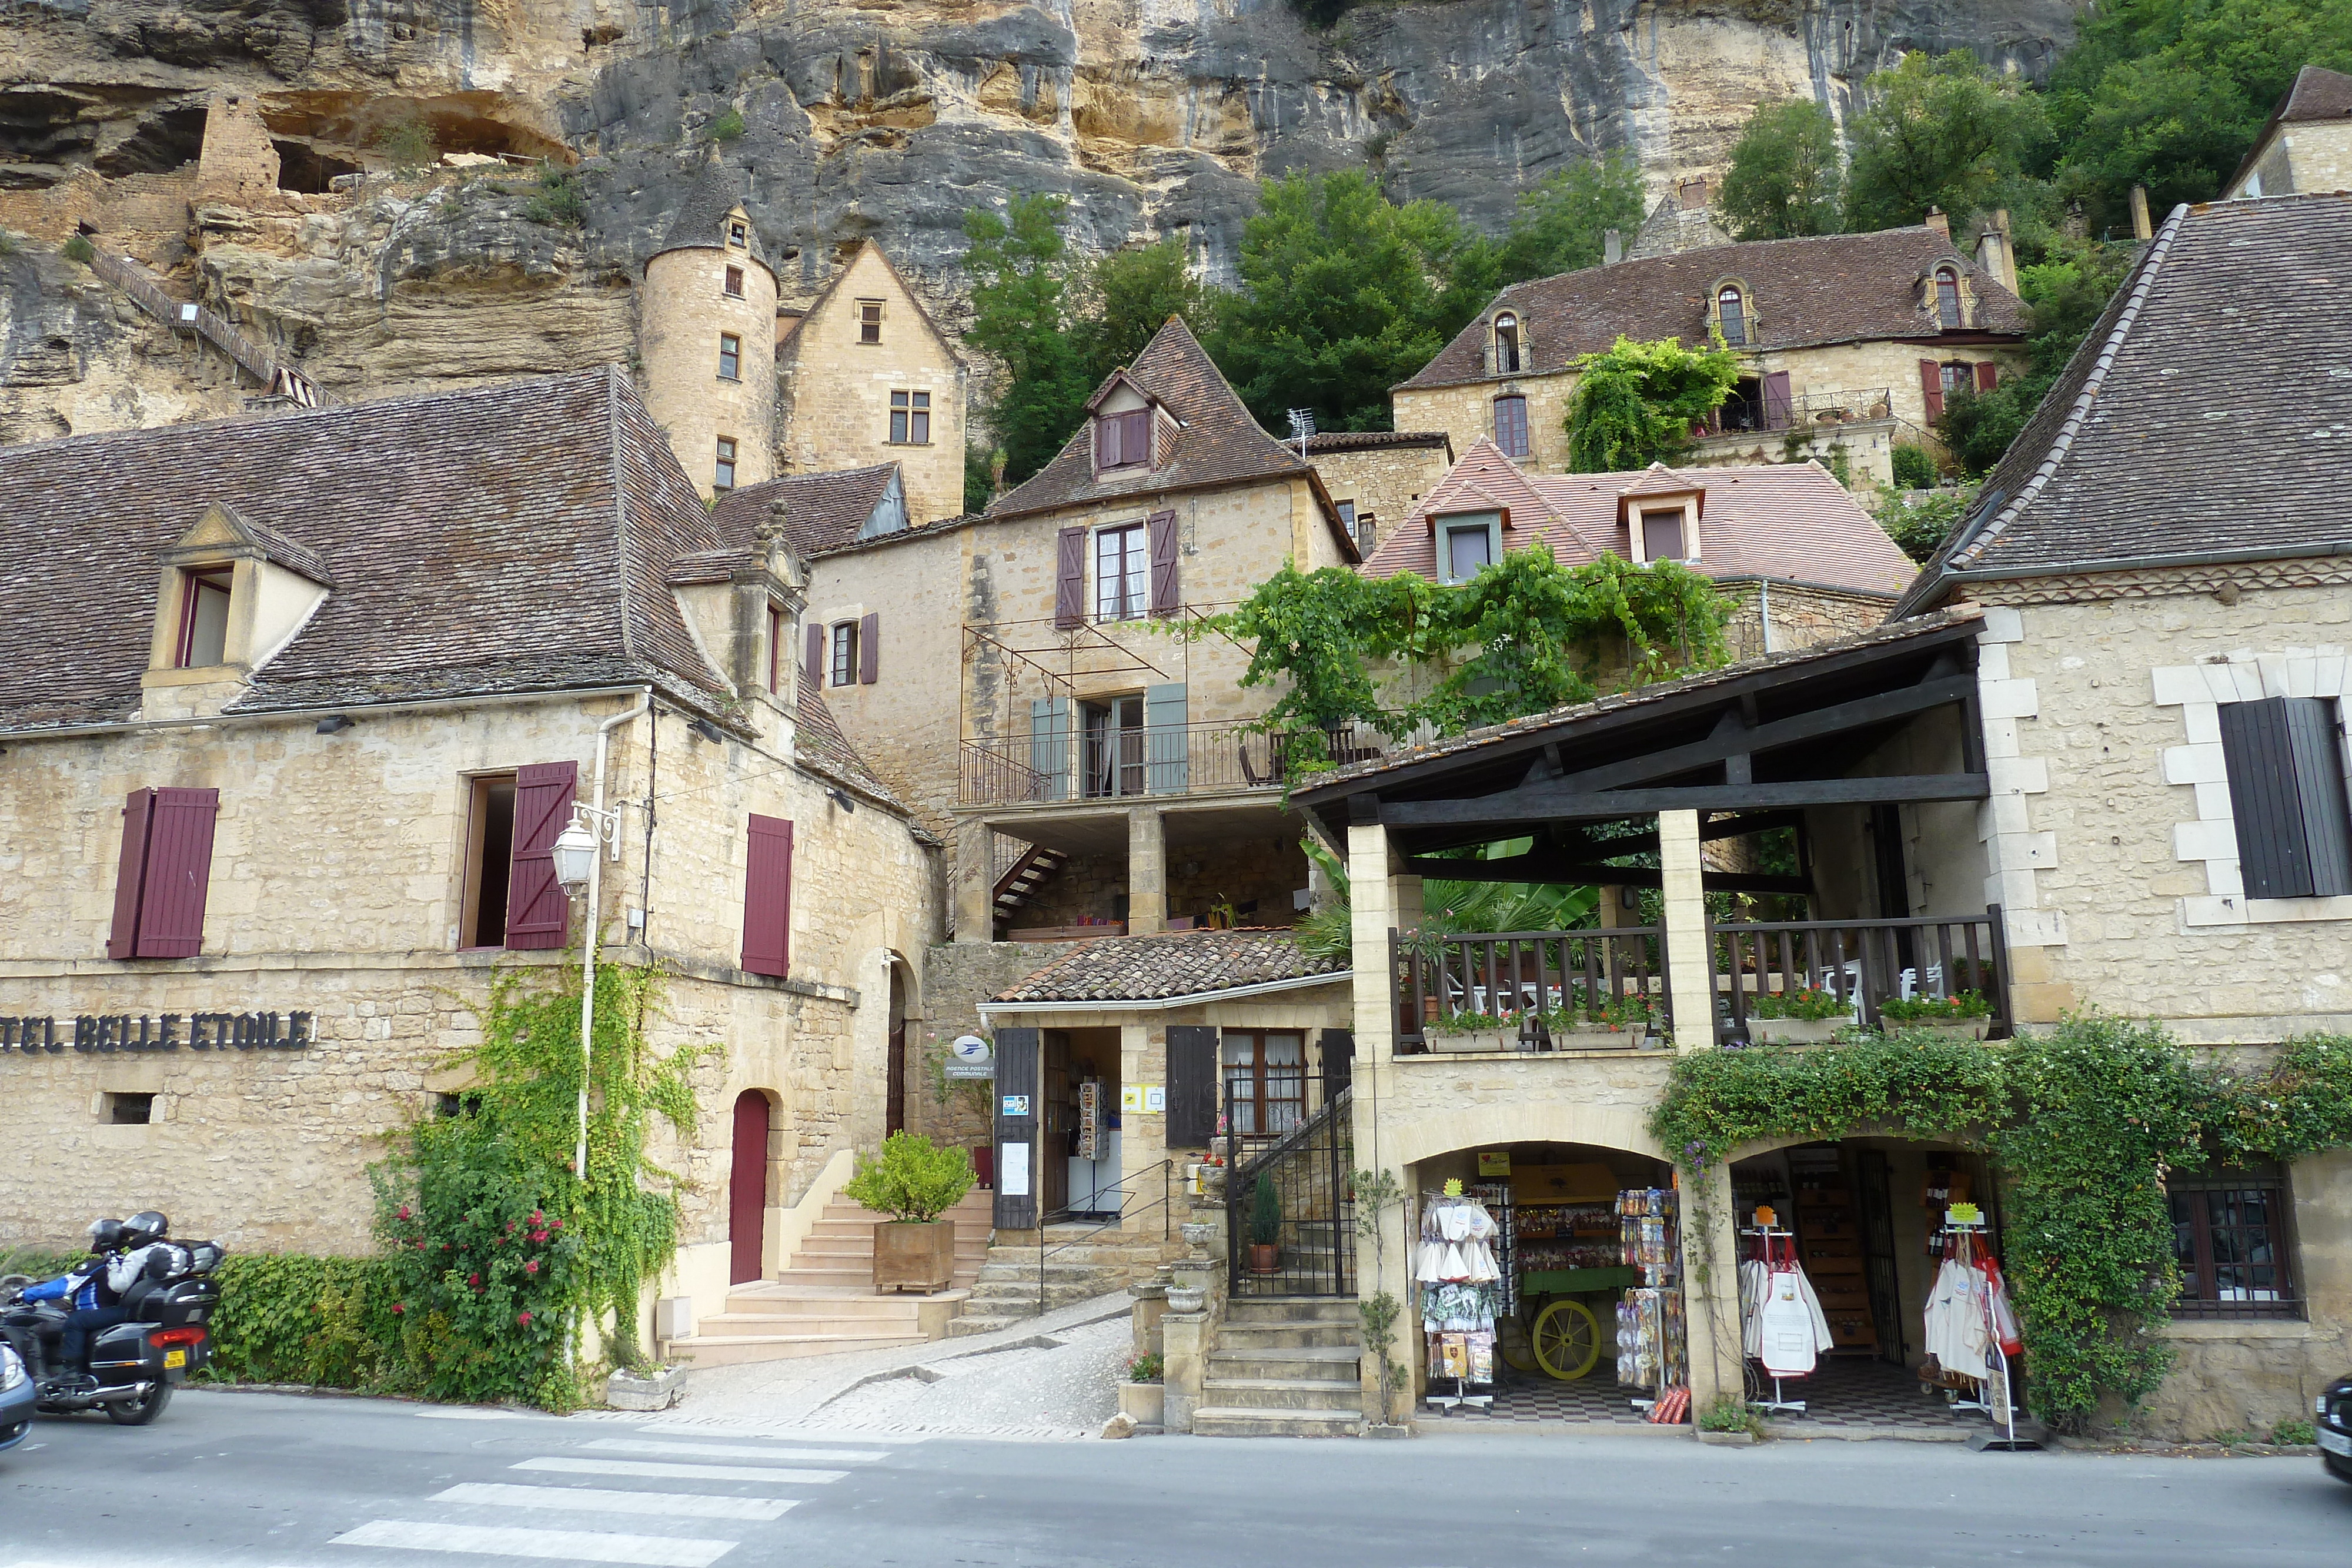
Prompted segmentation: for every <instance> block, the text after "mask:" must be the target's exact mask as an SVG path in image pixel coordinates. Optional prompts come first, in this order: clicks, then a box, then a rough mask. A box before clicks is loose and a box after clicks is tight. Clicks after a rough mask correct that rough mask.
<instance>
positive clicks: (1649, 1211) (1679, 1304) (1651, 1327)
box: [1617, 1187, 1690, 1412]
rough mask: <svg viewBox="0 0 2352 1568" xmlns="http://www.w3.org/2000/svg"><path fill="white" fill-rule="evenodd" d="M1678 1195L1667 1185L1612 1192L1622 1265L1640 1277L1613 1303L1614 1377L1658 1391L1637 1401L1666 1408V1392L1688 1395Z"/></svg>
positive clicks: (1662, 1408) (1645, 1404) (1668, 1394)
mask: <svg viewBox="0 0 2352 1568" xmlns="http://www.w3.org/2000/svg"><path fill="white" fill-rule="evenodd" d="M1679 1197H1680V1195H1679V1194H1677V1193H1676V1192H1675V1190H1674V1189H1673V1188H1671V1187H1634V1188H1631V1189H1629V1190H1627V1191H1623V1192H1620V1193H1619V1194H1618V1195H1617V1223H1618V1239H1619V1246H1620V1249H1621V1256H1622V1260H1623V1262H1624V1265H1625V1266H1626V1267H1628V1268H1631V1269H1633V1270H1636V1271H1637V1272H1638V1274H1639V1276H1640V1280H1641V1283H1640V1284H1638V1285H1636V1286H1634V1287H1633V1289H1631V1290H1629V1291H1626V1292H1625V1293H1624V1295H1623V1296H1622V1297H1621V1298H1619V1301H1618V1303H1617V1381H1618V1382H1619V1383H1621V1384H1623V1385H1626V1386H1628V1387H1633V1388H1650V1389H1654V1390H1656V1391H1657V1399H1656V1400H1655V1401H1651V1400H1645V1399H1636V1400H1634V1401H1633V1403H1634V1404H1635V1405H1636V1406H1652V1405H1654V1406H1656V1409H1657V1411H1661V1412H1662V1411H1664V1410H1665V1409H1667V1408H1669V1407H1670V1406H1671V1405H1672V1403H1673V1401H1672V1398H1671V1396H1673V1395H1675V1394H1676V1393H1680V1394H1681V1395H1682V1396H1683V1397H1684V1398H1685V1400H1686V1399H1687V1398H1688V1385H1689V1382H1690V1343H1689V1336H1688V1333H1687V1332H1686V1329H1685V1323H1684V1321H1683V1292H1682V1278H1681V1249H1680V1245H1679V1238H1678V1236H1677V1229H1678V1221H1679V1218H1680V1215H1679V1207H1680V1205H1679V1201H1678V1200H1679Z"/></svg>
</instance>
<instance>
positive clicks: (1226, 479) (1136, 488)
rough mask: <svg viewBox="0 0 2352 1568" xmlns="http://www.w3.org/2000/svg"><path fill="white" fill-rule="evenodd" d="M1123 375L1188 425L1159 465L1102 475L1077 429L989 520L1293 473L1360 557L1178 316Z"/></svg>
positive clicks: (1083, 430)
mask: <svg viewBox="0 0 2352 1568" xmlns="http://www.w3.org/2000/svg"><path fill="white" fill-rule="evenodd" d="M1122 373H1123V374H1125V376H1126V377H1127V378H1128V380H1129V382H1133V383H1134V385H1135V387H1136V389H1137V390H1138V391H1139V392H1142V393H1143V394H1144V395H1145V396H1146V397H1149V398H1150V399H1151V400H1152V401H1153V402H1157V403H1159V404H1160V405H1161V406H1162V407H1164V408H1165V409H1166V410H1167V411H1168V412H1169V413H1171V414H1173V415H1174V416H1175V418H1176V420H1177V423H1179V424H1180V425H1181V426H1182V428H1181V429H1180V430H1178V431H1177V433H1176V434H1175V435H1174V437H1173V438H1172V439H1171V441H1170V442H1169V444H1168V445H1169V451H1168V454H1167V460H1166V461H1165V462H1163V463H1161V464H1160V465H1158V466H1156V467H1151V468H1142V467H1136V468H1114V469H1111V470H1109V471H1108V473H1105V474H1103V475H1101V476H1097V475H1096V473H1095V467H1094V440H1093V433H1092V432H1091V431H1089V430H1088V429H1087V427H1086V426H1084V425H1081V426H1079V428H1078V433H1077V434H1076V435H1073V436H1071V437H1070V439H1069V443H1068V444H1066V445H1065V446H1064V447H1063V448H1062V450H1061V453H1060V455H1057V456H1056V457H1055V459H1054V460H1053V461H1052V462H1051V463H1048V464H1046V465H1045V467H1043V468H1041V469H1039V470H1038V471H1037V472H1036V473H1035V474H1034V475H1033V476H1030V477H1029V478H1028V479H1026V480H1024V481H1023V482H1022V483H1021V484H1019V485H1017V486H1014V487H1013V489H1012V490H1010V491H1008V492H1006V493H1005V494H1004V495H1003V496H1000V497H997V500H996V504H995V505H993V506H992V507H989V508H988V515H989V516H990V517H1018V516H1020V515H1022V514H1024V513H1030V512H1048V511H1055V510H1057V509H1059V508H1061V507H1084V506H1091V505H1094V504H1096V503H1098V502H1103V501H1115V500H1119V499H1122V498H1126V497H1138V498H1140V497H1152V496H1160V495H1166V494H1169V493H1171V492H1173V491H1178V490H1192V489H1199V488H1201V487H1202V486H1212V485H1232V484H1237V483H1242V482H1245V481H1247V480H1251V479H1281V478H1287V477H1290V476H1293V475H1296V476H1300V477H1303V478H1306V479H1307V480H1308V482H1309V483H1310V484H1313V485H1315V486H1318V493H1317V496H1316V503H1317V505H1318V506H1319V507H1321V508H1322V510H1323V517H1324V522H1325V525H1326V526H1327V527H1328V528H1329V529H1330V530H1331V535H1332V538H1335V539H1337V540H1338V541H1339V547H1340V553H1341V556H1342V558H1343V559H1348V560H1353V559H1356V546H1355V541H1354V540H1353V539H1352V538H1349V534H1348V530H1347V529H1346V528H1342V527H1341V526H1340V524H1339V516H1338V514H1337V513H1336V512H1335V511H1333V509H1332V507H1331V504H1330V501H1329V498H1328V497H1325V496H1324V495H1322V494H1321V492H1320V485H1321V481H1320V480H1319V479H1317V478H1316V477H1315V472H1314V469H1313V468H1312V466H1310V465H1308V464H1306V463H1303V462H1301V461H1300V460H1299V456H1298V454H1297V452H1296V451H1295V450H1293V449H1292V448H1290V447H1287V446H1285V445H1284V444H1282V443H1281V442H1279V441H1276V439H1275V438H1274V437H1272V436H1271V435H1268V434H1266V433H1265V431H1264V430H1262V429H1260V428H1259V427H1258V423H1257V421H1256V420H1255V418H1253V417H1251V414H1250V412H1249V410H1248V409H1246V408H1244V407H1243V406H1242V400H1241V399H1240V398H1238V397H1236V396H1235V395H1234V389H1233V387H1232V386H1231V385H1229V384H1228V383H1227V382H1226V381H1225V378H1224V375H1223V372H1222V371H1219V370H1218V369H1217V367H1216V363H1215V361H1213V360H1211V359H1210V358H1209V354H1208V350H1205V349H1203V348H1202V347H1201V344H1200V340H1198V339H1196V338H1194V337H1193V336H1192V330H1191V329H1189V328H1187V327H1186V326H1185V325H1184V322H1183V319H1182V318H1181V317H1176V316H1171V317H1170V318H1168V320H1167V322H1166V323H1165V324H1164V325H1162V326H1161V327H1160V330H1159V331H1157V332H1155V333H1153V334H1152V335H1151V341H1150V342H1149V343H1146V344H1145V345H1144V346H1143V351H1142V352H1141V353H1139V354H1138V355H1136V357H1135V362H1134V363H1133V364H1131V365H1128V366H1126V367H1125V368H1124V371H1113V372H1112V374H1113V375H1114V376H1116V375H1119V374H1122Z"/></svg>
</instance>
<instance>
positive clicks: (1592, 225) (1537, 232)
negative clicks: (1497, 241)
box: [1474, 152, 1642, 310]
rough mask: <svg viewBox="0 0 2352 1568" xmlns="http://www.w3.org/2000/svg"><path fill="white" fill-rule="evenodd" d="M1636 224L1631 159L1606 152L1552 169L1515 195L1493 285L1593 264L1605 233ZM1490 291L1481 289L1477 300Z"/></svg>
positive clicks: (1638, 205) (1636, 175)
mask: <svg viewBox="0 0 2352 1568" xmlns="http://www.w3.org/2000/svg"><path fill="white" fill-rule="evenodd" d="M1641 222H1642V169H1641V165H1640V164H1638V163H1637V162H1634V161H1633V158H1632V157H1630V156H1628V155H1626V154H1624V153H1622V152H1620V153H1612V154H1611V155H1609V156H1607V157H1604V158H1587V159H1582V160H1580V161H1579V162H1574V163H1571V164H1570V165H1569V166H1568V167H1567V168H1565V169H1555V170H1553V171H1552V172H1550V173H1549V174H1548V175H1546V176H1545V177H1544V179H1543V182H1542V183H1540V184H1538V185H1537V186H1536V187H1535V188H1534V189H1533V190H1529V191H1522V192H1520V193H1519V200H1518V210H1517V211H1516V212H1515V213H1513V214H1511V228H1510V232H1509V234H1507V235H1505V236H1504V238H1503V241H1502V244H1501V245H1500V246H1496V270H1497V283H1498V284H1511V283H1519V282H1523V281H1525V280H1526V279H1528V278H1530V277H1554V276H1556V275H1557V274H1559V273H1563V272H1574V271H1576V270H1577V269H1578V268H1580V267H1595V266H1598V265H1599V264H1600V262H1601V253H1602V251H1603V249H1604V247H1605V245H1606V241H1607V235H1608V233H1609V231H1610V230H1611V229H1619V230H1622V231H1623V232H1625V233H1626V234H1629V235H1630V234H1631V233H1632V232H1633V230H1634V229H1635V228H1636V227H1638V226H1639V225H1640V224H1641ZM1492 293H1493V290H1492V289H1488V290H1486V291H1485V294H1483V295H1482V296H1481V297H1480V298H1479V299H1478V301H1477V304H1478V305H1481V306H1483V305H1484V304H1485V303H1486V296H1488V295H1491V294H1492ZM1474 310H1475V307H1474Z"/></svg>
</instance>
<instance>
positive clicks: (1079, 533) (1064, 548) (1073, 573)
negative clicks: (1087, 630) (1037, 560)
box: [1054, 528, 1087, 630]
mask: <svg viewBox="0 0 2352 1568" xmlns="http://www.w3.org/2000/svg"><path fill="white" fill-rule="evenodd" d="M1086 623H1087V530H1086V529H1084V528H1064V529H1063V530H1062V531H1061V532H1060V533H1059V534H1057V535H1055V538H1054V624H1055V625H1056V626H1059V627H1062V628H1064V629H1065V630H1066V629H1067V628H1069V627H1072V626H1083V625H1085V624H1086Z"/></svg>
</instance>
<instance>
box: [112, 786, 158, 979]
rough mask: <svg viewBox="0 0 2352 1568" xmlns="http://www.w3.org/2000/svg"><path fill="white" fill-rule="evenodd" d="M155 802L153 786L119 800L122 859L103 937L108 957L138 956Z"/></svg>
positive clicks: (116, 873) (133, 791)
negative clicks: (110, 927)
mask: <svg viewBox="0 0 2352 1568" xmlns="http://www.w3.org/2000/svg"><path fill="white" fill-rule="evenodd" d="M154 804H155V791H154V790H152V789H133V790H132V791H131V797H130V799H128V800H125V801H123V802H122V859H121V863H120V865H119V866H118V867H117V869H116V871H115V873H114V929H113V931H112V932H111V933H110V935H109V936H107V938H106V956H108V957H110V958H131V957H136V956H138V952H139V895H140V892H141V890H142V888H143V887H144V886H145V884H146V881H147V818H148V815H149V813H150V812H151V811H152V810H153V808H154Z"/></svg>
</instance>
